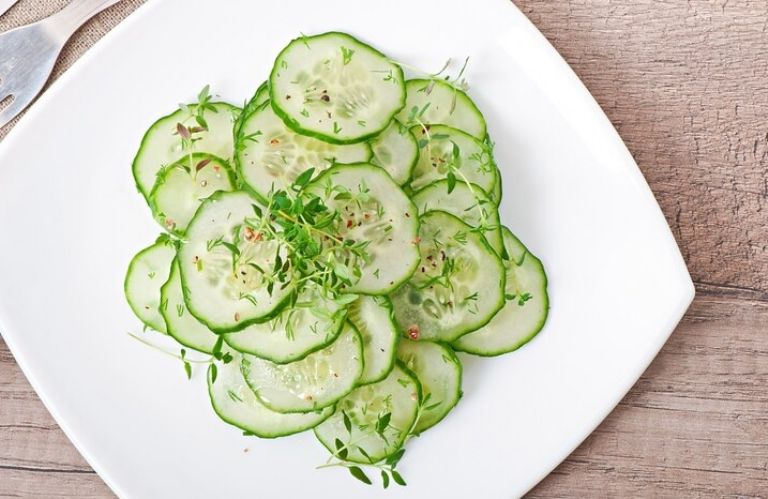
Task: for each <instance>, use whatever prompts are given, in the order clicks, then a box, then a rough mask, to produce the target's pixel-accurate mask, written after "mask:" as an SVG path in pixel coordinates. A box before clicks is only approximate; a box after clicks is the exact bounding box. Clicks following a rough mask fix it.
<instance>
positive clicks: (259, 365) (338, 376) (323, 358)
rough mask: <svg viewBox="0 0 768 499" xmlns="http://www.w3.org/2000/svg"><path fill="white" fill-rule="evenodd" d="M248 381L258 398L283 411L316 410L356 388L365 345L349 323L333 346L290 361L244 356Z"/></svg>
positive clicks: (276, 409)
mask: <svg viewBox="0 0 768 499" xmlns="http://www.w3.org/2000/svg"><path fill="white" fill-rule="evenodd" d="M241 369H242V372H243V376H244V377H245V381H246V382H247V383H248V386H250V387H251V389H252V390H253V391H254V393H255V394H256V396H257V397H258V398H259V400H260V401H261V402H262V403H263V404H264V405H266V406H267V407H269V408H270V409H272V410H274V411H278V412H283V413H291V412H310V411H317V410H318V409H322V408H324V407H328V406H331V405H333V404H334V403H336V401H337V400H339V399H340V398H342V397H343V396H345V395H346V394H348V393H349V392H350V391H352V389H353V388H354V387H355V384H356V383H357V380H358V379H360V375H361V374H362V372H363V345H362V340H361V338H360V334H359V333H358V332H357V330H356V329H355V327H354V326H352V325H351V324H349V323H346V324H345V326H344V328H343V329H342V332H341V334H340V335H339V337H338V338H337V339H336V341H334V342H333V343H331V345H330V346H328V347H326V348H324V349H322V350H319V351H317V352H315V353H312V354H310V355H307V356H306V357H304V358H303V359H301V360H299V361H296V362H292V363H290V364H274V363H272V362H269V361H268V360H264V359H260V358H258V357H254V356H253V355H244V356H243V360H242V362H241Z"/></svg>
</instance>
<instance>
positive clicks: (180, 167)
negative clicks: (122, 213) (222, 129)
mask: <svg viewBox="0 0 768 499" xmlns="http://www.w3.org/2000/svg"><path fill="white" fill-rule="evenodd" d="M234 188H235V177H234V174H233V173H232V170H231V169H230V167H229V165H228V164H227V163H226V162H225V161H224V160H222V159H219V158H217V157H215V156H211V155H210V154H205V153H195V154H191V155H189V156H185V157H184V158H182V159H181V160H179V162H177V163H174V164H172V165H169V166H167V167H164V168H163V169H161V170H160V171H159V172H158V174H157V182H156V183H155V186H154V187H153V188H152V192H151V193H150V195H149V205H150V207H151V208H152V213H154V215H155V219H156V220H157V221H158V222H159V223H160V225H162V226H163V228H165V229H166V230H167V231H168V232H170V233H172V234H174V235H177V236H183V235H184V231H185V230H186V229H187V225H189V221H190V220H192V217H193V216H194V215H195V212H196V211H197V209H198V208H199V207H200V204H201V203H202V202H203V200H204V199H206V198H208V197H209V196H210V195H211V194H213V193H214V192H217V191H231V190H232V189H234Z"/></svg>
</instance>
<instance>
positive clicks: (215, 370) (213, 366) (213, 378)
mask: <svg viewBox="0 0 768 499" xmlns="http://www.w3.org/2000/svg"><path fill="white" fill-rule="evenodd" d="M210 369H211V384H213V383H216V377H217V376H218V375H219V368H218V367H216V364H211V367H210Z"/></svg>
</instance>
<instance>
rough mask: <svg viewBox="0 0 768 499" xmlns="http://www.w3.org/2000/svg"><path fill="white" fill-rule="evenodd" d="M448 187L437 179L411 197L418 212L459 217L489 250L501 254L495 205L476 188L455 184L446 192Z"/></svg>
mask: <svg viewBox="0 0 768 499" xmlns="http://www.w3.org/2000/svg"><path fill="white" fill-rule="evenodd" d="M450 187H451V185H450V183H449V182H448V180H438V181H437V182H433V183H431V184H429V185H428V186H426V187H424V188H423V189H421V190H420V191H419V192H417V193H416V194H414V196H413V203H414V204H415V205H416V208H418V209H419V213H426V212H428V211H431V210H441V211H445V212H447V213H450V214H451V215H454V216H457V217H459V218H460V219H461V220H462V221H463V222H464V223H466V224H467V225H470V226H472V227H475V228H479V229H480V232H481V233H482V234H483V236H485V239H486V240H487V241H488V244H490V245H491V248H493V249H494V250H495V251H496V253H498V254H499V255H501V252H502V251H503V250H504V243H503V242H502V240H501V224H500V223H499V211H498V210H497V209H496V204H495V203H493V201H491V200H490V199H489V198H488V195H487V194H486V193H485V192H484V191H483V190H482V189H481V188H480V187H479V186H477V185H472V184H470V185H467V184H465V183H464V182H462V181H457V182H456V184H455V185H454V186H453V190H452V191H451V192H450V193H449V192H448V191H449V188H450Z"/></svg>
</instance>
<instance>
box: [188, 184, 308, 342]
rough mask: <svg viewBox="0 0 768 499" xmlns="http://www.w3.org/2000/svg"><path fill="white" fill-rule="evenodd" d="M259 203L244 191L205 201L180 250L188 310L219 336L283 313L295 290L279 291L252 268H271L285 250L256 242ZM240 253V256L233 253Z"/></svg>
mask: <svg viewBox="0 0 768 499" xmlns="http://www.w3.org/2000/svg"><path fill="white" fill-rule="evenodd" d="M255 204H256V201H255V200H254V199H253V198H252V197H251V196H250V195H249V194H247V193H245V192H242V191H235V192H218V193H216V194H214V195H213V196H211V197H209V198H208V199H207V200H205V201H204V202H203V204H202V205H201V206H200V208H199V209H198V210H197V213H196V214H195V216H194V218H193V219H192V221H191V222H190V224H189V227H188V228H187V232H186V240H185V241H183V242H182V244H181V247H180V249H179V268H180V270H181V279H182V282H183V283H184V298H185V300H186V303H187V308H188V309H189V311H190V312H191V313H192V315H194V316H195V317H197V318H198V319H199V320H200V321H201V322H202V323H203V324H205V325H206V326H208V327H209V328H210V329H211V330H213V331H214V332H216V333H229V332H234V331H239V330H241V329H243V328H245V327H246V326H248V325H250V324H253V323H256V322H265V321H267V320H269V319H271V318H273V317H274V316H275V315H277V313H279V311H280V308H281V307H282V306H283V305H284V304H285V302H286V299H287V298H288V296H289V294H290V293H291V292H292V291H293V286H292V285H288V286H286V287H285V288H282V289H280V286H275V287H274V290H272V293H271V294H270V292H269V290H268V286H267V282H266V279H265V278H264V276H263V274H262V273H261V272H259V271H258V270H257V269H256V268H255V267H253V265H256V266H258V267H260V268H262V269H265V268H272V267H273V266H274V261H275V258H276V255H278V254H279V255H280V256H281V258H283V259H285V258H286V251H287V250H286V249H285V247H284V246H279V247H278V243H277V242H275V241H268V240H266V239H265V240H261V239H260V238H258V237H254V234H253V231H252V230H251V231H250V232H249V228H248V227H246V226H245V222H246V220H249V221H253V220H256V215H255V211H254V209H253V206H254V205H255ZM233 248H236V249H237V252H235V251H233Z"/></svg>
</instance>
